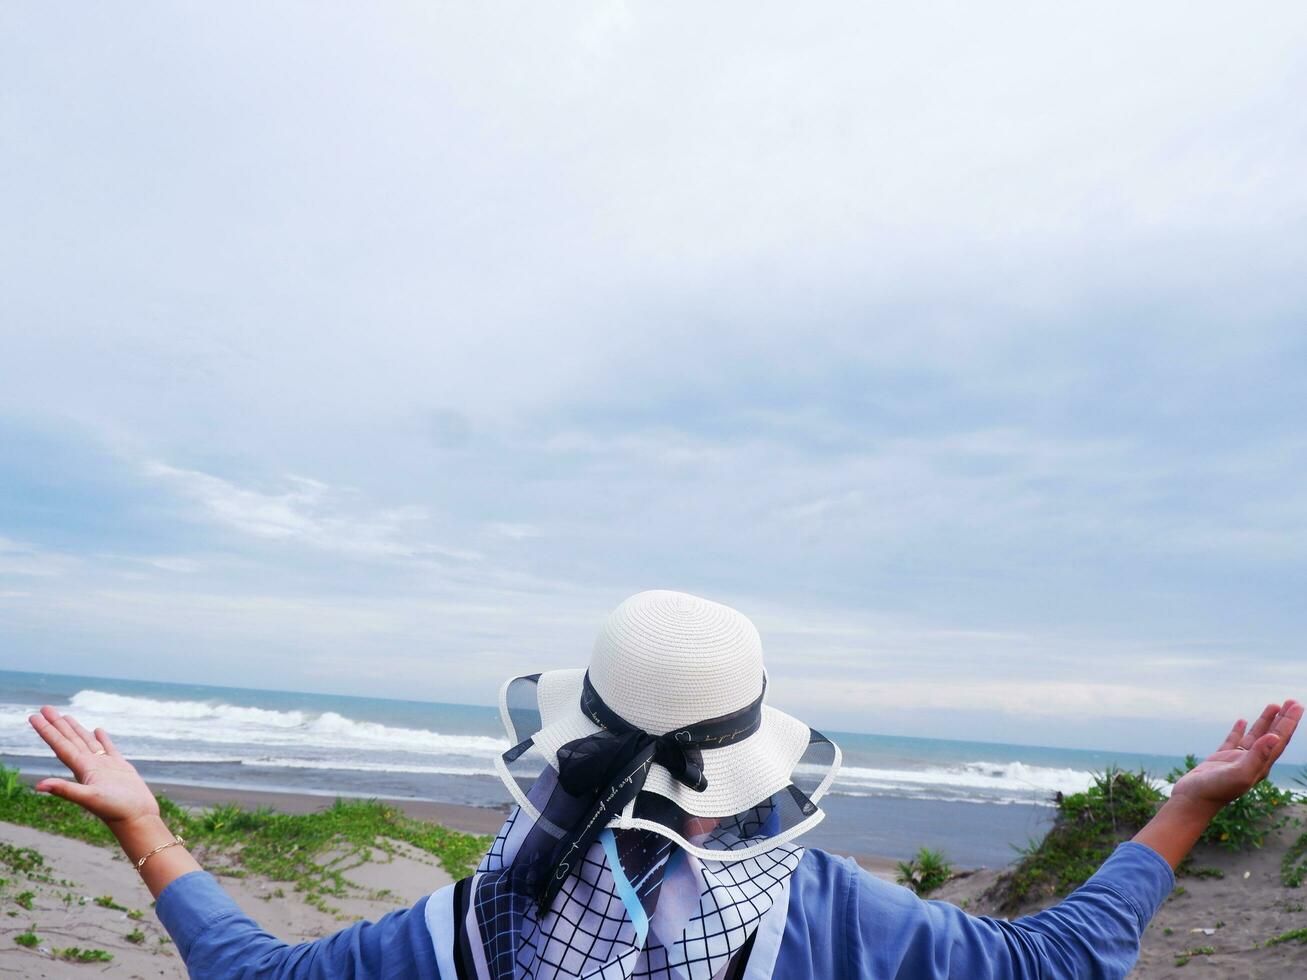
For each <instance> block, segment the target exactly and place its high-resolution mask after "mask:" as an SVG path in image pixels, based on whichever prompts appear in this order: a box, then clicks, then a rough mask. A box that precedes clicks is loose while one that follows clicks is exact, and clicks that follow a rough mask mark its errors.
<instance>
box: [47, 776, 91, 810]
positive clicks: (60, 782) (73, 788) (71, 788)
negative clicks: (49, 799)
mask: <svg viewBox="0 0 1307 980" xmlns="http://www.w3.org/2000/svg"><path fill="white" fill-rule="evenodd" d="M35 789H36V791H37V792H38V793H50V794H52V795H54V796H62V797H63V798H64V799H65V800H69V801H71V802H73V803H76V804H77V805H78V806H84V807H90V805H91V802H92V801H93V800H94V799H95V790H93V789H91V787H89V786H83V785H82V784H81V783H73V782H69V781H68V780H67V779H43V780H41V781H40V782H39V783H37V784H36V787H35Z"/></svg>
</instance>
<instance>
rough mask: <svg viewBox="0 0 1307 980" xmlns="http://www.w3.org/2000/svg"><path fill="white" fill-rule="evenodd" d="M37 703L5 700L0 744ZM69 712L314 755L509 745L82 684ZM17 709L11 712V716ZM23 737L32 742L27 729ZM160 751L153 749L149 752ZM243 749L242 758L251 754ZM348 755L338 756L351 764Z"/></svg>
mask: <svg viewBox="0 0 1307 980" xmlns="http://www.w3.org/2000/svg"><path fill="white" fill-rule="evenodd" d="M32 710H35V706H33V707H31V708H28V707H26V706H18V705H6V706H5V708H4V710H0V728H2V729H4V730H5V731H4V735H3V736H0V751H10V752H12V751H15V750H16V746H15V745H13V744H11V741H12V739H11V738H10V737H9V736H10V735H12V734H13V733H14V732H15V731H17V732H19V733H20V734H21V733H22V729H24V728H25V727H26V726H25V719H26V716H27V714H28V713H30V712H31V711H32ZM67 710H68V711H69V712H71V713H73V714H75V715H77V716H78V718H79V720H81V721H82V722H84V723H85V724H88V725H91V724H93V725H97V726H100V727H103V728H105V729H107V730H108V731H109V732H110V734H112V735H113V736H114V738H115V740H117V741H119V742H120V743H131V742H137V743H138V744H139V743H141V742H142V741H145V742H147V743H148V745H149V746H150V747H151V748H153V749H157V748H158V747H159V745H158V743H161V742H162V743H168V742H172V743H178V742H184V743H186V745H187V746H197V745H198V746H204V745H224V746H233V747H241V748H247V747H248V748H253V749H255V750H256V751H255V752H253V753H250V754H249V755H258V754H260V753H258V752H257V748H259V747H263V748H271V747H276V748H278V749H287V750H290V751H288V752H284V753H279V754H281V755H285V756H287V757H296V756H297V755H298V754H299V753H297V752H295V751H294V750H295V749H299V750H301V751H303V752H305V754H307V755H308V756H309V757H310V759H311V758H312V757H313V756H316V755H320V754H321V753H322V752H323V751H325V750H341V751H345V752H348V753H351V754H355V753H369V752H372V753H387V752H399V753H409V754H417V755H422V756H428V757H436V758H443V757H450V756H454V757H470V758H473V759H484V760H486V761H487V762H488V761H489V760H491V759H493V758H494V757H495V756H496V755H498V754H499V753H501V752H503V751H504V750H505V749H507V748H508V742H507V741H506V740H504V739H498V738H490V737H488V736H485V735H456V734H444V733H441V732H435V731H429V730H426V729H420V728H401V727H398V726H393V725H383V724H380V723H377V722H371V721H357V720H355V719H352V718H346V717H344V716H343V715H340V714H338V713H336V712H334V711H324V712H321V713H314V712H308V711H274V710H269V709H267V708H251V707H244V706H240V705H232V704H225V703H222V702H216V701H163V700H156V699H154V698H141V697H129V696H126V695H122V694H110V693H107V692H104V691H94V690H85V691H78V692H77V693H76V694H75V695H73V697H72V699H71V701H70V704H69V707H68V709H67ZM11 716H12V717H11ZM25 741H28V742H30V741H31V738H30V733H28V737H27V738H26V739H25ZM147 754H153V755H156V756H159V755H161V754H168V753H160V752H158V751H155V752H153V753H147ZM173 754H175V755H177V756H179V757H180V756H185V757H186V758H192V757H194V756H195V752H193V751H182V750H179V751H178V752H176V753H173ZM249 755H247V754H244V753H241V754H239V755H238V756H237V758H239V759H248V758H249ZM349 761H350V760H349V758H348V757H343V758H340V759H339V760H338V767H339V768H349Z"/></svg>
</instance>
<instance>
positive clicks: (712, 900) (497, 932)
mask: <svg viewBox="0 0 1307 980" xmlns="http://www.w3.org/2000/svg"><path fill="white" fill-rule="evenodd" d="M534 823H535V821H533V820H532V819H531V817H530V816H529V815H528V814H526V813H524V812H522V811H521V810H520V809H514V810H513V812H512V813H511V814H510V816H509V817H508V820H507V821H506V822H505V823H504V826H503V827H502V828H501V829H500V831H499V833H498V835H497V836H496V837H495V840H494V843H493V844H492V845H491V847H490V850H489V852H488V853H487V854H486V856H485V858H484V859H483V860H482V861H481V864H480V866H479V867H478V868H477V870H476V872H475V873H474V874H473V875H472V876H471V877H469V878H465V879H463V880H462V881H460V882H458V883H457V884H456V885H455V886H454V895H453V916H454V928H453V930H452V937H453V938H452V942H453V945H454V947H455V948H454V949H453V950H451V951H450V953H451V958H452V960H453V962H454V964H455V967H456V972H457V975H458V978H459V980H472V978H475V980H554V978H563V977H569V978H594V980H636V978H639V980H645V978H649V980H734V978H737V977H739V976H740V975H741V974H742V972H743V968H744V965H745V963H746V961H747V959H748V955H749V952H750V948H751V945H752V942H753V936H754V933H755V930H756V929H757V926H758V923H759V921H760V920H761V919H762V917H763V915H764V914H765V913H766V912H767V911H768V910H769V909H770V908H771V907H772V905H773V903H774V902H775V901H776V900H777V898H779V897H780V895H781V894H782V892H783V890H784V887H785V883H786V881H787V879H788V878H789V876H790V875H791V874H793V872H794V869H795V868H796V867H798V864H799V859H800V858H801V857H802V855H803V848H801V847H798V846H796V845H793V844H782V845H778V846H777V847H775V848H772V849H771V850H768V851H766V852H765V853H763V854H761V855H759V856H757V857H754V858H750V859H747V860H743V861H701V860H699V859H698V858H696V857H694V856H693V855H691V854H688V853H686V852H685V851H683V850H682V849H681V848H679V847H678V846H677V845H676V844H674V843H673V842H672V841H670V840H669V839H667V838H666V837H663V836H661V835H660V834H657V833H654V832H651V831H647V830H604V831H603V832H602V833H601V834H600V836H599V839H598V840H597V841H596V842H595V843H593V844H592V845H590V847H589V849H588V850H587V852H586V854H585V857H584V859H583V861H582V862H581V866H580V867H579V868H577V869H575V871H574V872H573V873H572V874H571V875H570V876H569V877H568V878H567V880H566V882H565V883H564V884H563V887H562V888H561V889H560V890H559V891H558V893H557V894H555V895H554V896H553V899H552V901H551V902H550V904H549V906H548V907H547V908H541V906H540V905H539V903H538V901H537V894H538V893H537V890H536V889H534V888H533V887H532V884H531V881H530V880H529V879H528V877H527V876H525V875H524V872H523V869H522V868H520V867H519V868H517V869H515V868H514V864H513V858H514V857H515V856H516V854H517V851H518V849H519V848H520V847H521V845H522V843H523V841H524V840H525V839H526V836H527V834H528V833H529V832H530V831H531V829H532V826H533V825H534Z"/></svg>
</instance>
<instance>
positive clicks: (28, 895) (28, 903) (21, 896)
mask: <svg viewBox="0 0 1307 980" xmlns="http://www.w3.org/2000/svg"><path fill="white" fill-rule="evenodd" d="M35 898H36V892H19V893H18V894H17V895H15V896H14V901H15V902H17V903H18V904H19V905H21V906H22V907H23V908H25V909H27V911H29V912H30V911H32V900H33V899H35Z"/></svg>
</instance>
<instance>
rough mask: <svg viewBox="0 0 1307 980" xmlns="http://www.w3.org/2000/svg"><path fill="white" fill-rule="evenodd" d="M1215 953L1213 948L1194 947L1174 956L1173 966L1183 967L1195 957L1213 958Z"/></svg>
mask: <svg viewBox="0 0 1307 980" xmlns="http://www.w3.org/2000/svg"><path fill="white" fill-rule="evenodd" d="M1215 953H1216V947H1214V946H1195V947H1194V948H1193V949H1186V950H1185V951H1184V952H1183V953H1176V954H1175V965H1176V966H1184V965H1185V964H1186V963H1188V962H1189V961H1190V960H1191V959H1193V958H1194V957H1195V956H1213V955H1215Z"/></svg>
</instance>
